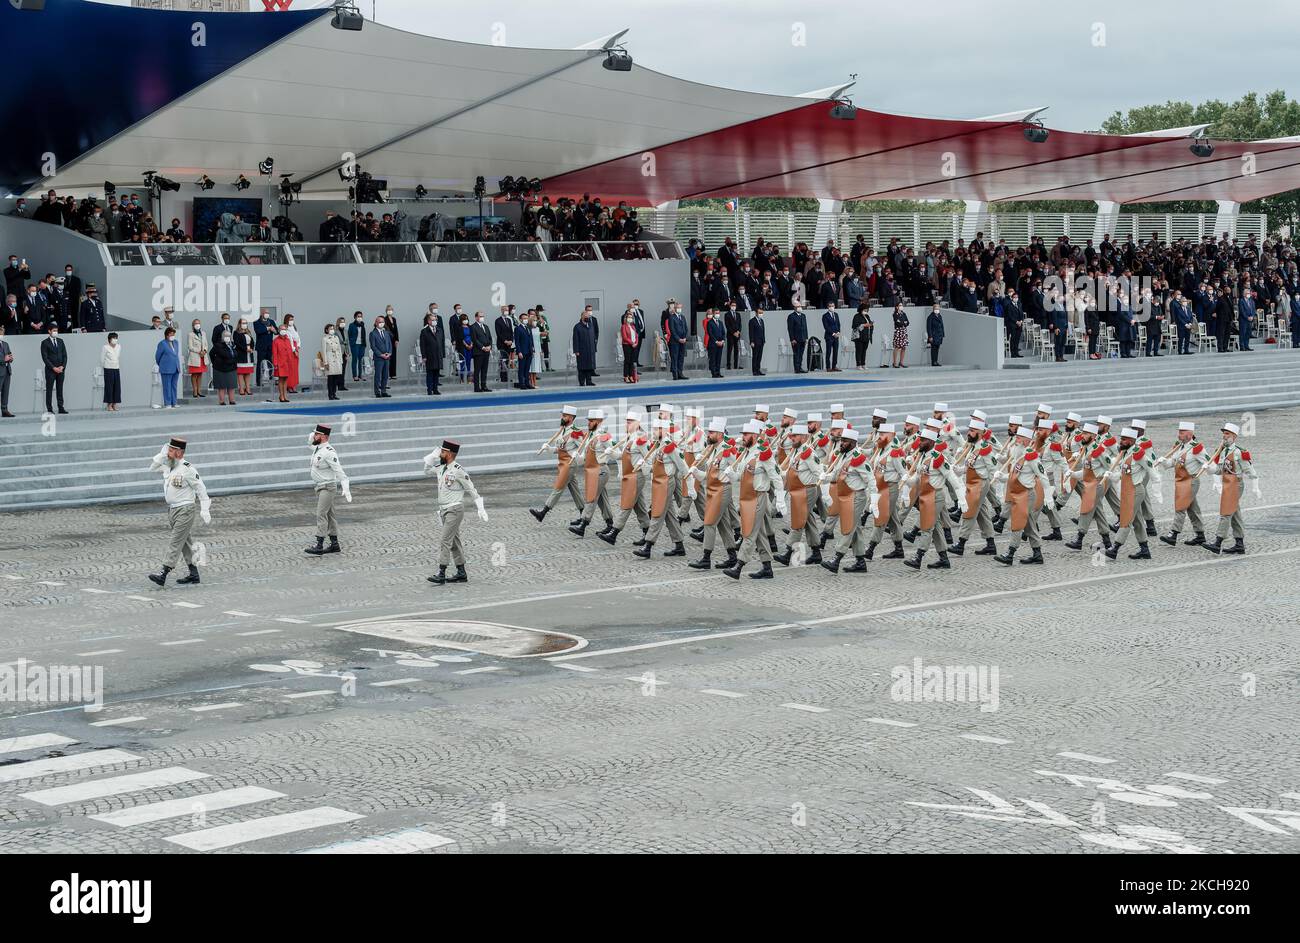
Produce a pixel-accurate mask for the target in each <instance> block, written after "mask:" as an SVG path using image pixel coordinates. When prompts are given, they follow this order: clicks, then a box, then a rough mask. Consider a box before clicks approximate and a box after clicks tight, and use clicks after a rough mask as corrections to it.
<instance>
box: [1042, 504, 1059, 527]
mask: <svg viewBox="0 0 1300 943" xmlns="http://www.w3.org/2000/svg"><path fill="white" fill-rule="evenodd" d="M1042 514H1043V515H1044V516H1045V517H1046V518H1047V523H1049V524H1051V525H1052V530H1060V529H1061V513H1060V511H1058V510H1057V509H1056V500H1055V496H1053V500H1052V501H1051V503H1048V502H1046V501H1044V502H1043V509H1042Z"/></svg>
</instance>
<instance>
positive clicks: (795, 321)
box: [785, 306, 808, 373]
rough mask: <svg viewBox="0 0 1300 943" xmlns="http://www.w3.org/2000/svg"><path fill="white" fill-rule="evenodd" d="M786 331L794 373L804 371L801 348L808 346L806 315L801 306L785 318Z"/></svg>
mask: <svg viewBox="0 0 1300 943" xmlns="http://www.w3.org/2000/svg"><path fill="white" fill-rule="evenodd" d="M785 329H786V333H787V334H789V336H790V353H791V360H793V361H794V372H795V373H806V372H807V371H806V370H804V368H803V349H804V348H805V347H807V346H808V317H807V315H805V314H804V313H803V308H800V307H797V306H796V307H795V309H794V310H793V311H791V312H790V313H789V314H788V315H786V318H785Z"/></svg>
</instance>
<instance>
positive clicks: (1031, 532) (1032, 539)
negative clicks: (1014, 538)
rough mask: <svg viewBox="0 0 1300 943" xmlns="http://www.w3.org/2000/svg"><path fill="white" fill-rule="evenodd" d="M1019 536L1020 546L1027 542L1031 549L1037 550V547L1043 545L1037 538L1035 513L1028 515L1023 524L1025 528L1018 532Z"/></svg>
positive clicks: (1036, 517) (1036, 516)
mask: <svg viewBox="0 0 1300 943" xmlns="http://www.w3.org/2000/svg"><path fill="white" fill-rule="evenodd" d="M1019 537H1020V544H1019V545H1020V546H1022V547H1023V546H1024V545H1025V544H1026V543H1027V544H1029V546H1030V548H1031V549H1033V550H1037V549H1038V548H1039V547H1041V546H1042V545H1043V544H1042V541H1040V540H1039V539H1038V515H1037V514H1030V515H1029V519H1028V522H1027V523H1026V524H1025V529H1024V530H1022V531H1021V532H1020V534H1019Z"/></svg>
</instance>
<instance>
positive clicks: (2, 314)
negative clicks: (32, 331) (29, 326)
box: [0, 292, 23, 334]
mask: <svg viewBox="0 0 1300 943" xmlns="http://www.w3.org/2000/svg"><path fill="white" fill-rule="evenodd" d="M22 311H23V309H22V306H21V305H20V304H19V303H18V296H17V295H15V294H14V293H13V292H9V293H8V294H7V295H5V306H4V309H3V310H0V327H3V328H4V329H5V330H6V331H9V332H10V333H11V334H21V333H22V332H23V314H22Z"/></svg>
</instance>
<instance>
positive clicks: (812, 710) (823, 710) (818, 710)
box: [781, 703, 830, 714]
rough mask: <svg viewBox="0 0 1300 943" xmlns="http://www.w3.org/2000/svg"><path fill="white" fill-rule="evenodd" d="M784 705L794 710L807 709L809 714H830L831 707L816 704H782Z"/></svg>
mask: <svg viewBox="0 0 1300 943" xmlns="http://www.w3.org/2000/svg"><path fill="white" fill-rule="evenodd" d="M781 706H782V707H788V708H789V709H790V710H792V711H807V712H808V713H809V714H828V713H830V708H829V707H818V706H817V705H815V704H794V703H790V704H782V705H781Z"/></svg>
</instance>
